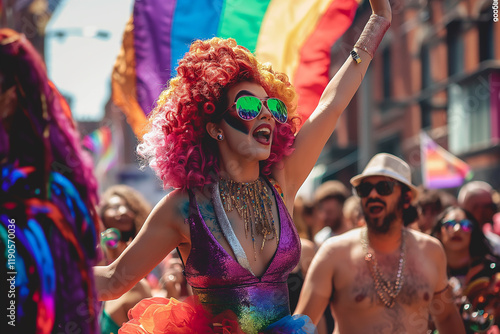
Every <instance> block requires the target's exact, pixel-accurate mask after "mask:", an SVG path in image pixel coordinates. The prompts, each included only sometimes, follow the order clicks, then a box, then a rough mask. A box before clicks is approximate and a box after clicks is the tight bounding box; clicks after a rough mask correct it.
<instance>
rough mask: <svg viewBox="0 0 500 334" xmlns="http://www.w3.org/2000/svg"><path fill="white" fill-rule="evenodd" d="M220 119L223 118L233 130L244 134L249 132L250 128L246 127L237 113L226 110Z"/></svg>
mask: <svg viewBox="0 0 500 334" xmlns="http://www.w3.org/2000/svg"><path fill="white" fill-rule="evenodd" d="M222 119H223V120H225V121H226V123H227V124H229V126H231V127H232V128H233V129H235V130H238V131H240V132H243V133H244V134H246V135H247V134H248V133H249V132H250V129H248V128H247V126H246V124H245V122H246V121H244V120H242V119H241V118H240V117H239V116H237V115H233V114H232V113H229V112H227V113H226V114H225V115H224V117H222Z"/></svg>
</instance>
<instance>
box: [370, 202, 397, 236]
mask: <svg viewBox="0 0 500 334" xmlns="http://www.w3.org/2000/svg"><path fill="white" fill-rule="evenodd" d="M403 202H404V198H403V196H401V198H400V200H399V201H398V204H397V206H396V208H395V209H394V211H392V212H390V213H389V214H388V215H386V216H385V217H384V219H383V221H382V224H380V225H379V224H378V222H379V219H380V218H376V219H374V220H372V219H370V217H369V216H368V215H367V214H366V213H365V210H363V214H364V215H365V220H366V224H367V225H368V228H369V229H370V231H373V232H375V233H377V234H385V233H387V231H389V228H390V227H391V225H392V223H393V222H395V221H397V220H398V218H401V217H402V215H403Z"/></svg>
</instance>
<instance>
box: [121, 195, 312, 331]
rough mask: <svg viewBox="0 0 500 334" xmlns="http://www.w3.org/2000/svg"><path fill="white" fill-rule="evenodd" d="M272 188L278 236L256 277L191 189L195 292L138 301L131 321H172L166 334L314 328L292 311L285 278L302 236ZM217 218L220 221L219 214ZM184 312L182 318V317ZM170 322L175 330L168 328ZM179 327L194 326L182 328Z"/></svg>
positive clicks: (190, 267)
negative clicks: (215, 231)
mask: <svg viewBox="0 0 500 334" xmlns="http://www.w3.org/2000/svg"><path fill="white" fill-rule="evenodd" d="M271 188H272V189H273V195H274V198H275V200H276V203H277V206H278V212H279V222H280V235H279V243H278V247H277V249H276V252H275V254H274V256H273V258H272V259H271V262H270V263H269V265H268V267H267V269H266V271H265V272H264V274H263V275H262V276H260V277H257V276H255V275H254V274H253V273H252V272H251V271H250V270H249V269H247V268H245V267H244V266H242V265H241V264H240V261H238V260H237V259H235V258H233V257H232V256H231V255H230V254H228V253H227V251H226V250H225V249H224V248H223V247H222V246H221V245H220V244H219V243H218V242H217V240H216V239H215V238H214V236H213V235H212V233H211V232H210V230H209V229H208V227H207V225H206V224H205V222H204V220H203V217H202V216H201V213H200V210H199V208H198V204H197V202H196V198H195V196H194V194H193V193H191V192H190V215H189V218H188V219H187V222H188V223H189V226H190V231H191V252H190V255H189V258H188V259H187V261H186V262H185V270H184V273H185V276H186V280H187V281H188V283H189V284H190V285H191V287H192V288H193V292H194V294H195V295H194V297H193V298H192V299H189V300H188V301H187V302H185V303H180V302H178V301H176V300H166V299H158V298H154V299H155V301H152V300H148V301H143V302H141V303H143V305H142V306H139V305H138V306H136V307H135V309H133V310H132V311H131V312H130V313H129V317H130V316H132V318H133V319H132V321H131V322H133V323H135V324H139V323H140V324H142V327H141V329H143V328H145V327H148V328H149V329H152V328H153V327H154V326H152V327H151V326H149V325H150V324H151V322H154V321H152V319H153V318H155V316H156V319H158V320H160V319H161V321H162V328H164V329H166V328H168V326H172V327H171V328H170V329H169V330H170V331H164V333H167V332H168V333H193V332H196V333H252V334H253V333H304V334H305V333H314V332H315V327H314V325H313V324H312V323H311V322H310V319H309V318H308V317H307V316H290V308H289V300H288V287H287V278H288V274H289V273H290V272H291V271H292V269H293V268H294V267H295V266H296V265H297V263H298V260H299V257H300V239H299V236H298V234H297V232H296V230H295V228H294V225H293V221H292V219H291V217H290V215H289V213H288V211H287V209H286V207H285V204H284V203H283V200H282V198H281V196H279V194H278V193H277V191H276V189H275V187H272V186H271ZM216 212H217V208H216ZM219 213H220V212H219ZM223 214H225V213H223ZM217 217H218V220H219V221H220V220H221V219H222V218H223V217H219V215H217ZM226 239H228V238H227V237H226ZM230 244H231V243H230ZM232 248H233V249H234V247H232ZM234 253H235V254H238V251H234ZM157 302H160V303H162V304H163V305H162V306H159V305H158V304H156V303H157ZM200 303H201V306H202V307H199V305H200ZM182 308H183V310H182V311H181V309H182ZM143 311H144V313H142V312H143ZM206 311H208V314H207V312H206ZM182 312H184V313H185V315H186V317H183V316H181V313H182ZM155 313H157V314H156V315H155ZM159 313H162V314H163V316H166V315H168V317H170V318H173V319H172V321H170V320H168V322H166V320H165V318H162V317H159V316H158V314H159ZM189 317H191V319H190V318H189ZM186 319H187V320H186ZM193 319H196V320H193ZM179 320H180V322H179ZM174 321H177V324H176V325H175V326H177V328H179V331H172V328H174V326H173V325H172V323H173V322H174ZM194 323H196V324H194ZM127 324H128V323H127ZM127 324H126V325H124V327H122V329H121V332H120V333H132V332H133V333H137V331H136V330H137V328H133V331H129V330H128V328H131V329H132V327H128V326H127ZM182 326H185V327H184V328H192V329H190V330H188V331H182ZM190 326H192V327H190ZM196 326H198V327H196ZM155 328H156V330H158V327H155ZM195 328H196V329H195ZM147 332H152V331H149V330H148V331H147ZM147 332H146V331H145V332H140V333H147ZM155 333H156V332H155Z"/></svg>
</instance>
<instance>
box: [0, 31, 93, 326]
mask: <svg viewBox="0 0 500 334" xmlns="http://www.w3.org/2000/svg"><path fill="white" fill-rule="evenodd" d="M0 169H1V172H0V185H1V188H2V189H1V191H0V237H1V241H0V252H1V254H4V256H2V257H1V261H0V265H1V267H2V270H0V271H1V272H2V275H1V277H2V283H1V286H2V289H1V290H2V292H3V293H5V294H4V295H3V296H2V300H5V303H6V304H4V303H2V306H3V307H5V308H4V310H5V309H7V317H6V318H5V317H4V318H3V320H2V321H3V322H4V323H3V325H2V328H3V329H2V331H3V332H8V333H63V332H64V333H69V332H76V331H78V332H79V333H82V334H87V333H98V323H97V315H98V303H97V299H96V293H95V286H94V283H93V279H92V266H93V265H95V264H96V263H97V261H98V260H99V253H98V252H97V250H96V244H97V240H98V225H99V224H98V222H99V218H98V216H97V213H96V209H95V207H96V204H97V198H98V197H97V184H96V179H95V177H94V174H93V164H92V160H91V157H90V155H88V154H86V152H85V151H83V150H82V148H81V145H80V134H79V133H78V130H77V127H76V125H75V123H74V122H73V119H72V117H71V111H70V108H69V106H68V104H67V103H66V101H65V100H64V98H63V96H62V95H61V94H60V93H59V91H58V90H57V88H56V87H55V85H54V84H53V83H52V82H51V81H50V80H49V79H48V77H47V71H46V68H45V64H44V62H43V60H42V57H41V56H40V55H39V54H38V52H37V51H36V50H35V48H34V47H33V45H32V44H31V43H30V42H29V41H28V39H27V38H26V36H25V35H23V34H21V33H18V32H15V31H13V30H10V29H0ZM5 285H7V286H5Z"/></svg>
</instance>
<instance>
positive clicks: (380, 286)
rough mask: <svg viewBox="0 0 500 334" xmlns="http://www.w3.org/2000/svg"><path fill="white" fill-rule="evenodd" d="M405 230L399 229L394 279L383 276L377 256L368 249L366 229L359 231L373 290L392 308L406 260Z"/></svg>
mask: <svg viewBox="0 0 500 334" xmlns="http://www.w3.org/2000/svg"><path fill="white" fill-rule="evenodd" d="M405 233H406V232H405V230H404V229H403V230H402V231H401V248H400V256H399V262H398V271H397V273H396V280H395V281H391V280H387V279H385V278H384V275H383V274H382V272H381V270H380V268H379V266H378V262H377V258H376V257H375V254H374V253H371V252H370V251H369V249H368V246H369V241H368V229H366V228H365V229H363V230H362V231H361V244H362V245H363V250H364V252H365V261H366V263H367V264H368V267H369V268H370V273H371V275H372V278H373V280H374V282H375V291H376V292H377V295H378V297H379V298H380V300H381V301H382V302H383V303H384V305H385V306H386V307H388V308H392V307H393V306H394V304H395V301H396V297H397V296H398V295H399V293H400V292H401V288H402V287H403V283H404V275H403V270H404V267H405V262H406V257H405V254H406V248H405Z"/></svg>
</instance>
